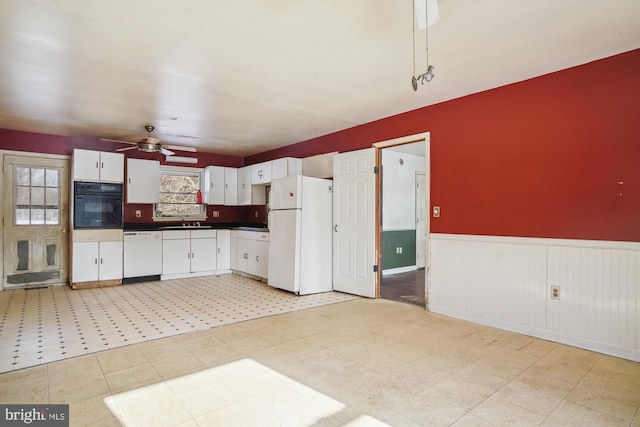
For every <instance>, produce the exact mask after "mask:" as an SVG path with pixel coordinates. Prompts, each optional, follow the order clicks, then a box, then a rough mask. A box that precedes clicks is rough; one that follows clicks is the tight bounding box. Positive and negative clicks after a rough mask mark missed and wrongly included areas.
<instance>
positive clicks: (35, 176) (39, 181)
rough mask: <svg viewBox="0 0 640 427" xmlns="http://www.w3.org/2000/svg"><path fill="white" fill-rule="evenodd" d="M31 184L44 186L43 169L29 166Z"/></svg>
mask: <svg viewBox="0 0 640 427" xmlns="http://www.w3.org/2000/svg"><path fill="white" fill-rule="evenodd" d="M31 185H32V186H39V187H44V169H39V168H31Z"/></svg>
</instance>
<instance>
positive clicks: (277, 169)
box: [271, 157, 302, 180]
mask: <svg viewBox="0 0 640 427" xmlns="http://www.w3.org/2000/svg"><path fill="white" fill-rule="evenodd" d="M291 175H302V159H296V158H293V157H283V158H281V159H276V160H272V161H271V180H274V179H277V178H284V177H285V176H291Z"/></svg>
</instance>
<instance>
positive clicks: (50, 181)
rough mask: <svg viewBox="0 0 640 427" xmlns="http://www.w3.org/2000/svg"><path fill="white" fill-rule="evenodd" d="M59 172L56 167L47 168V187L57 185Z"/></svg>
mask: <svg viewBox="0 0 640 427" xmlns="http://www.w3.org/2000/svg"><path fill="white" fill-rule="evenodd" d="M59 174H60V172H59V171H58V170H57V169H47V176H46V181H47V187H56V188H57V187H58V176H59Z"/></svg>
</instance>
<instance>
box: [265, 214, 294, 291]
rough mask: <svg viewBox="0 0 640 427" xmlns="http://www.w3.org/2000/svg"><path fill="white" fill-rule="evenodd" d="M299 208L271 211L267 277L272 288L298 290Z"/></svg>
mask: <svg viewBox="0 0 640 427" xmlns="http://www.w3.org/2000/svg"><path fill="white" fill-rule="evenodd" d="M300 216H301V211H300V209H291V210H285V211H271V213H270V219H269V221H270V222H269V228H270V233H269V236H270V239H271V243H270V245H269V278H268V282H267V283H268V284H269V285H271V286H273V287H274V288H278V289H284V290H287V291H290V292H295V293H298V292H299V290H300V271H299V270H300V235H301V233H300Z"/></svg>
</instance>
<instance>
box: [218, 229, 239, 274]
mask: <svg viewBox="0 0 640 427" xmlns="http://www.w3.org/2000/svg"><path fill="white" fill-rule="evenodd" d="M229 234H230V235H231V243H230V245H229V246H230V248H231V250H230V253H231V263H230V265H231V269H232V270H238V231H237V230H231V232H230V233H229ZM218 244H219V243H218Z"/></svg>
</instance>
